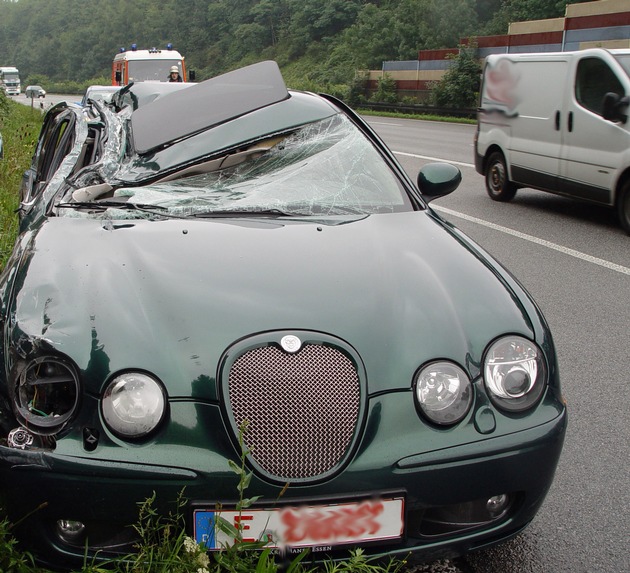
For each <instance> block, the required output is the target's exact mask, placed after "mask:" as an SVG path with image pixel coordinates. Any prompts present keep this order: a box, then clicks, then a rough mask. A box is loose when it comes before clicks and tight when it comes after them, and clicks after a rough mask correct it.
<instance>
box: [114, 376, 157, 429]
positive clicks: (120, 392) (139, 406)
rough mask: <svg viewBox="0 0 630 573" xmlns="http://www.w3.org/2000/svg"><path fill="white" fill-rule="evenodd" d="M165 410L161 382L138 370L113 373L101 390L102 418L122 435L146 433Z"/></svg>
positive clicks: (155, 425)
mask: <svg viewBox="0 0 630 573" xmlns="http://www.w3.org/2000/svg"><path fill="white" fill-rule="evenodd" d="M165 411H166V399H165V395H164V390H163V389H162V385H161V384H159V383H158V382H157V381H156V380H154V379H153V378H151V377H150V376H148V375H146V374H142V373H140V372H126V373H125V374H121V375H119V376H117V377H116V378H114V379H113V380H112V381H111V382H110V383H109V385H108V386H107V388H105V393H104V394H103V401H102V412H103V418H104V419H105V422H106V423H107V425H108V427H109V428H110V429H111V430H112V432H114V433H115V434H116V435H118V436H120V437H123V438H141V437H143V436H146V435H147V434H149V433H150V432H152V431H153V430H154V429H155V428H156V427H157V426H158V425H159V423H160V422H161V421H162V418H163V417H164V413H165Z"/></svg>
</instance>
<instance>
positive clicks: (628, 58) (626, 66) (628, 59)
mask: <svg viewBox="0 0 630 573" xmlns="http://www.w3.org/2000/svg"><path fill="white" fill-rule="evenodd" d="M615 59H616V60H617V61H618V62H619V63H620V64H621V67H622V68H623V71H624V72H626V75H627V76H628V77H630V54H624V55H623V56H619V55H616V56H615Z"/></svg>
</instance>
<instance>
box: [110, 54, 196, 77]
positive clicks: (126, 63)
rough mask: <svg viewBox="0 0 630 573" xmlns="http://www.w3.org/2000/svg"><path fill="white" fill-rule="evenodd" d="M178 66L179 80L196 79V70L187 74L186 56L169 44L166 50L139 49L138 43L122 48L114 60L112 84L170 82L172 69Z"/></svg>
mask: <svg viewBox="0 0 630 573" xmlns="http://www.w3.org/2000/svg"><path fill="white" fill-rule="evenodd" d="M175 68H177V73H178V76H179V79H178V80H177V81H182V82H185V81H194V79H195V77H194V72H190V75H189V76H188V77H187V75H186V63H185V61H184V57H183V56H182V55H181V54H180V53H179V52H178V51H177V50H174V49H173V45H172V44H168V45H167V46H166V49H165V50H160V49H157V48H151V49H150V50H139V49H138V47H137V45H136V44H132V45H131V49H129V50H127V49H126V48H121V49H120V52H119V53H118V54H116V55H115V56H114V60H113V62H112V85H114V86H126V85H127V84H129V83H131V82H168V81H169V76H170V74H171V71H174V69H175Z"/></svg>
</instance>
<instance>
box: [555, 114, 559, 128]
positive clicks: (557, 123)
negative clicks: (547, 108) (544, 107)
mask: <svg viewBox="0 0 630 573" xmlns="http://www.w3.org/2000/svg"><path fill="white" fill-rule="evenodd" d="M555 126H556V131H560V112H559V111H557V112H556V121H555Z"/></svg>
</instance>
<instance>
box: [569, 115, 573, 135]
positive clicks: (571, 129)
mask: <svg viewBox="0 0 630 573" xmlns="http://www.w3.org/2000/svg"><path fill="white" fill-rule="evenodd" d="M569 131H573V112H572V111H570V112H569Z"/></svg>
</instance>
